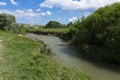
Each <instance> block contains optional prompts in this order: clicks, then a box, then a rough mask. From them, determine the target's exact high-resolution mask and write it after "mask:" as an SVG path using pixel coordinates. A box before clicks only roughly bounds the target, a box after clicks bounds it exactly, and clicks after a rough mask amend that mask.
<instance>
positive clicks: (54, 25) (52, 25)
mask: <svg viewBox="0 0 120 80" xmlns="http://www.w3.org/2000/svg"><path fill="white" fill-rule="evenodd" d="M62 27H63V25H62V24H61V23H59V22H56V21H49V22H48V23H47V24H46V28H62Z"/></svg>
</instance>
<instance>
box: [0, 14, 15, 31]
mask: <svg viewBox="0 0 120 80" xmlns="http://www.w3.org/2000/svg"><path fill="white" fill-rule="evenodd" d="M14 23H16V19H15V16H13V15H11V14H6V13H2V14H0V29H2V30H4V29H5V27H8V26H10V25H11V24H14Z"/></svg>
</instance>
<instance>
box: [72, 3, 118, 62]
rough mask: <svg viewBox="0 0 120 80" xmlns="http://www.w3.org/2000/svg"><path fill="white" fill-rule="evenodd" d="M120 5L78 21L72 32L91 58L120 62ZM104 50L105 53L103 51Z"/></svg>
mask: <svg viewBox="0 0 120 80" xmlns="http://www.w3.org/2000/svg"><path fill="white" fill-rule="evenodd" d="M119 9H120V3H114V4H112V5H109V6H106V7H102V8H99V9H98V10H96V11H95V12H94V13H93V14H91V15H90V16H88V17H86V18H85V19H83V18H82V19H81V20H78V21H77V22H76V23H75V24H74V25H73V27H71V29H70V32H71V33H72V34H73V36H74V38H75V41H76V42H77V43H78V45H80V46H81V49H82V50H83V51H84V52H85V53H86V54H87V55H89V56H92V57H94V58H95V57H96V59H98V58H99V59H103V60H105V61H109V62H120V51H119V49H120V16H119V15H120V10H119ZM103 48H104V51H102V50H101V49H103Z"/></svg>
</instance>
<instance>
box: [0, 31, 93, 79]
mask: <svg viewBox="0 0 120 80" xmlns="http://www.w3.org/2000/svg"><path fill="white" fill-rule="evenodd" d="M0 39H1V40H2V44H3V46H4V47H3V51H2V52H0V57H2V61H0V79H2V80H91V78H90V77H88V76H87V75H85V74H83V73H81V72H78V71H76V70H73V69H71V68H65V67H63V66H61V65H59V64H56V63H55V62H54V61H53V60H51V59H50V58H49V57H47V55H45V54H43V53H41V51H40V49H41V48H42V47H43V46H44V45H43V43H41V42H36V41H34V40H30V39H27V38H25V37H20V36H17V35H14V34H7V33H2V34H0Z"/></svg>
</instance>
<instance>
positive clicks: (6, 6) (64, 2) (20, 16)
mask: <svg viewBox="0 0 120 80" xmlns="http://www.w3.org/2000/svg"><path fill="white" fill-rule="evenodd" d="M114 2H120V0H0V13H10V14H13V15H15V16H16V19H17V22H19V23H27V24H46V23H47V22H48V21H49V20H55V21H59V22H61V23H64V24H66V23H68V22H70V21H74V20H76V19H77V18H81V17H82V16H88V15H89V14H91V13H92V12H93V11H95V10H96V9H98V8H99V7H103V6H105V5H110V4H112V3H114Z"/></svg>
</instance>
